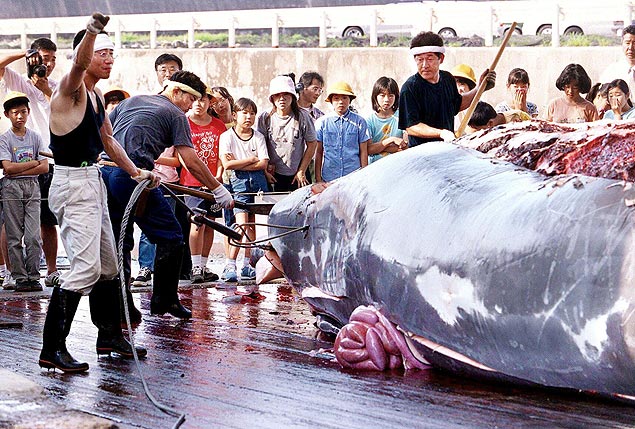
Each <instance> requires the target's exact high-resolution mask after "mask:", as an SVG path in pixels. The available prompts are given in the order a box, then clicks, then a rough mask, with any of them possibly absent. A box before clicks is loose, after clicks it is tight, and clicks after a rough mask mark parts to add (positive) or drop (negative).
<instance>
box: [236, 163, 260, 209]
mask: <svg viewBox="0 0 635 429" xmlns="http://www.w3.org/2000/svg"><path fill="white" fill-rule="evenodd" d="M234 173H235V174H234V175H232V178H231V185H232V189H233V191H234V199H235V200H236V201H240V202H242V203H247V204H250V203H253V202H254V197H255V194H256V193H257V192H261V191H262V192H268V191H269V187H268V185H267V179H266V178H265V173H264V172H263V171H262V170H258V171H240V170H236V171H234ZM246 211H247V210H245V209H239V208H234V213H244V212H246Z"/></svg>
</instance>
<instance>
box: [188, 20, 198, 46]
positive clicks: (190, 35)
mask: <svg viewBox="0 0 635 429" xmlns="http://www.w3.org/2000/svg"><path fill="white" fill-rule="evenodd" d="M195 29H196V18H194V17H193V16H192V19H190V26H189V27H188V29H187V47H188V48H190V49H193V48H194V30H195Z"/></svg>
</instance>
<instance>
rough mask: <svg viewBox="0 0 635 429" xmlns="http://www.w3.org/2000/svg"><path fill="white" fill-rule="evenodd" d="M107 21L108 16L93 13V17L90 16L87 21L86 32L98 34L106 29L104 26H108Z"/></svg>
mask: <svg viewBox="0 0 635 429" xmlns="http://www.w3.org/2000/svg"><path fill="white" fill-rule="evenodd" d="M109 20H110V17H109V16H105V15H102V14H101V13H99V12H95V13H93V16H91V17H90V19H89V20H88V24H87V25H86V30H88V31H89V32H91V33H93V34H99V33H100V32H101V31H102V30H103V29H104V28H105V27H106V24H108V21H109Z"/></svg>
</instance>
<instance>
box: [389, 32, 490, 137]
mask: <svg viewBox="0 0 635 429" xmlns="http://www.w3.org/2000/svg"><path fill="white" fill-rule="evenodd" d="M410 53H411V54H412V55H413V56H414V59H415V62H416V63H417V73H416V74H414V75H413V76H411V77H409V78H408V80H407V81H406V82H405V83H404V84H403V86H402V87H401V92H400V94H399V128H400V129H402V130H405V131H406V132H407V133H408V145H409V146H410V147H413V146H417V145H420V144H422V143H427V142H430V141H435V140H444V141H452V140H454V132H452V130H453V129H454V116H456V114H457V113H459V112H460V111H461V110H464V109H467V108H468V107H469V105H470V103H471V102H472V100H473V99H474V96H475V95H476V91H477V89H478V86H477V87H476V88H474V89H472V90H471V91H469V92H466V93H465V94H462V95H461V94H459V92H458V90H457V88H456V83H455V81H454V77H453V76H452V75H451V74H450V73H449V72H447V71H445V70H439V67H440V66H441V64H442V63H443V60H444V59H445V55H444V53H445V48H444V47H443V39H442V38H441V36H439V35H438V34H436V33H433V32H429V31H427V32H421V33H419V34H417V35H416V36H415V37H414V38H413V39H412V41H411V42H410ZM483 80H487V86H486V87H485V89H486V90H487V89H491V88H493V87H494V84H495V82H496V73H495V72H490V71H489V70H485V72H483V74H482V75H481V77H480V79H479V85H480V83H481V82H482V81H483Z"/></svg>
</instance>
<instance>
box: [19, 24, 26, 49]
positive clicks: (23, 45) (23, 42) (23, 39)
mask: <svg viewBox="0 0 635 429" xmlns="http://www.w3.org/2000/svg"><path fill="white" fill-rule="evenodd" d="M26 30H27V26H26V22H25V23H24V25H23V26H22V34H20V48H21V49H22V50H23V51H26Z"/></svg>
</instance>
